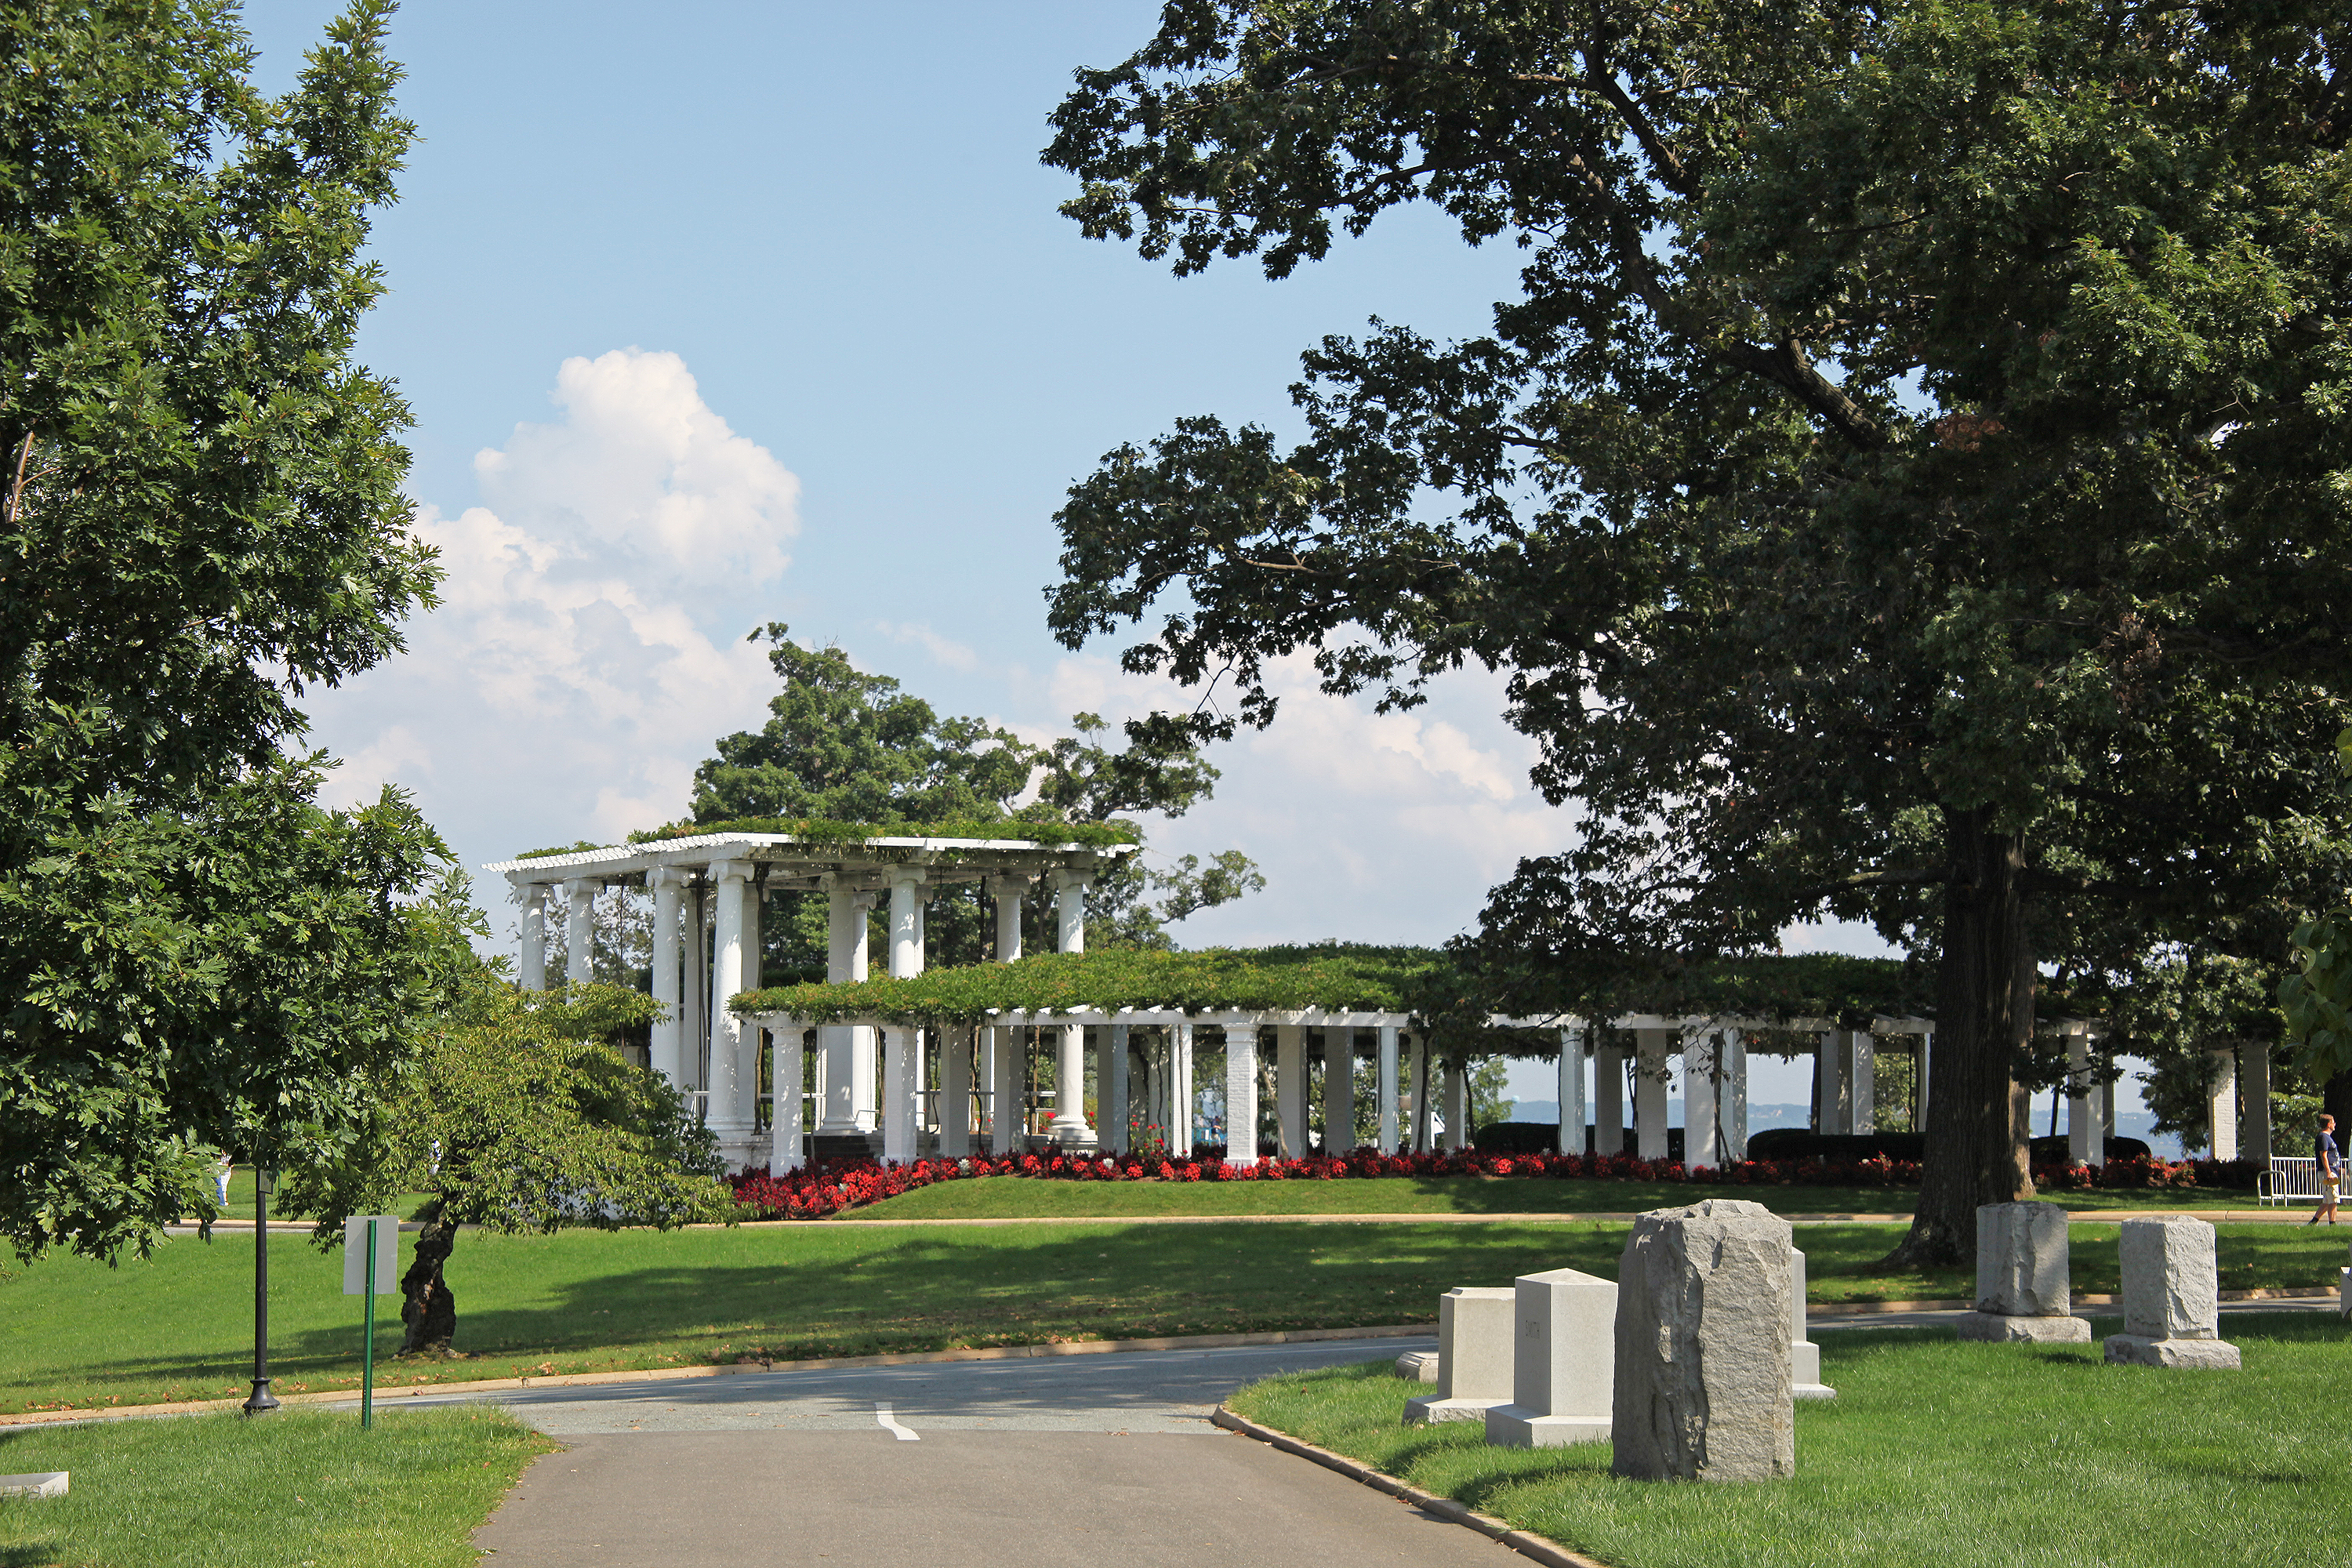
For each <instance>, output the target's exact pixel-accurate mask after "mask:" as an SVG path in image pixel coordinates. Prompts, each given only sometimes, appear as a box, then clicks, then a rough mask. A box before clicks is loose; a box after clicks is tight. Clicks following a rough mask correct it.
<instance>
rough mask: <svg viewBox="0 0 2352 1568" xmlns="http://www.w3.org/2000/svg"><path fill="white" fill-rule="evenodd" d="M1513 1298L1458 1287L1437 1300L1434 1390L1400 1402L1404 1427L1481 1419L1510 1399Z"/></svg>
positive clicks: (1485, 1289) (1487, 1290) (1499, 1291)
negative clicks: (1435, 1381)
mask: <svg viewBox="0 0 2352 1568" xmlns="http://www.w3.org/2000/svg"><path fill="white" fill-rule="evenodd" d="M1511 1303H1512V1294H1511V1292H1510V1291H1509V1290H1508V1289H1502V1288H1499V1287H1481V1286H1474V1285H1457V1286H1455V1287H1454V1289H1451V1290H1448V1291H1447V1292H1446V1293H1445V1294H1444V1295H1443V1296H1440V1297H1439V1298H1438V1299H1437V1392H1436V1393H1435V1394H1425V1395H1423V1397H1421V1398H1419V1399H1408V1400H1406V1401H1405V1404H1404V1419H1405V1425H1407V1426H1420V1425H1421V1424H1423V1422H1426V1421H1479V1420H1483V1419H1485V1417H1486V1412H1487V1411H1488V1410H1490V1409H1492V1408H1493V1407H1494V1406H1496V1405H1506V1404H1508V1403H1509V1402H1510V1398H1511V1334H1512V1327H1511Z"/></svg>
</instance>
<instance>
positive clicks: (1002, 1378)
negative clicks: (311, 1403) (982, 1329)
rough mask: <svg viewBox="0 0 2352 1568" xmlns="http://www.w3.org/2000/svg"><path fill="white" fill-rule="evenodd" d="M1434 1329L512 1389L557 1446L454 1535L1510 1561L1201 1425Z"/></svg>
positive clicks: (691, 1559)
mask: <svg viewBox="0 0 2352 1568" xmlns="http://www.w3.org/2000/svg"><path fill="white" fill-rule="evenodd" d="M1435 1343H1436V1342H1435V1341H1434V1340H1433V1339H1414V1340H1394V1339H1382V1340H1341V1341H1324V1342H1317V1343H1313V1344H1303V1345H1264V1346H1247V1347H1242V1348H1236V1349H1232V1350H1216V1351H1156V1352H1135V1353H1129V1354H1118V1355H1097V1356H1083V1357H1072V1358H1070V1359H1069V1360H1066V1361H1041V1360H1019V1361H1001V1362H950V1363H938V1364H932V1365H922V1366H896V1367H874V1368H866V1369H853V1370H845V1371H835V1372H778V1373H748V1374H745V1375H741V1376H735V1377H727V1378H714V1379H709V1380H707V1381H698V1382H694V1383H669V1384H618V1385H613V1384H608V1385H603V1386H598V1387H593V1388H580V1389H571V1388H549V1389H518V1390H515V1391H514V1392H512V1393H509V1394H499V1395H498V1396H497V1397H498V1399H499V1403H500V1404H502V1405H506V1406H507V1407H508V1408H509V1409H511V1410H512V1411H513V1412H514V1413H515V1415H518V1416H519V1417H520V1418H521V1419H522V1420H524V1421H527V1422H529V1423H530V1425H531V1426H535V1427H537V1428H539V1429H540V1430H541V1431H543V1432H546V1433H548V1434H549V1435H550V1436H555V1437H558V1438H560V1439H561V1440H562V1442H563V1443H564V1444H565V1447H564V1450H563V1451H562V1452H561V1453H557V1454H551V1455H548V1456H547V1457H546V1458H542V1459H541V1460H540V1461H539V1462H538V1463H537V1464H535V1465H533V1466H532V1467H531V1468H530V1470H529V1471H527V1472H526V1473H525V1474H524V1476H523V1479H522V1481H521V1482H520V1485H518V1486H517V1487H516V1488H515V1490H514V1491H513V1493H512V1494H510V1495H509V1497H508V1499H507V1500H506V1501H505V1502H504V1503H502V1504H501V1505H500V1506H499V1511H498V1512H497V1513H496V1514H494V1515H493V1516H492V1517H491V1519H490V1521H489V1522H488V1524H486V1525H484V1526H483V1527H482V1529H481V1531H479V1533H478V1535H477V1536H476V1538H475V1540H476V1543H477V1544H478V1546H480V1547H481V1548H483V1549H484V1550H485V1551H486V1552H490V1553H493V1554H495V1556H496V1558H497V1560H498V1561H499V1563H513V1564H528V1565H531V1568H576V1565H585V1564H619V1563H637V1562H644V1561H659V1562H663V1563H671V1564H676V1565H677V1568H739V1565H741V1568H751V1565H753V1564H759V1565H761V1568H765V1565H768V1564H774V1563H796V1564H815V1563H823V1564H824V1568H861V1565H865V1564H873V1565H875V1568H882V1565H884V1564H889V1565H891V1568H903V1565H904V1564H905V1563H908V1562H920V1563H924V1564H926V1568H967V1565H968V1568H999V1565H1001V1564H1002V1563H1004V1562H1005V1561H1007V1560H1008V1559H1016V1560H1020V1561H1023V1562H1028V1563H1038V1564H1041V1565H1045V1568H1058V1565H1060V1564H1065V1563H1066V1564H1068V1565H1069V1568H1100V1565H1101V1564H1102V1563H1104V1562H1106V1561H1115V1562H1118V1563H1121V1564H1123V1565H1124V1564H1133V1565H1135V1568H1197V1565H1198V1564H1199V1563H1201V1562H1202V1560H1203V1559H1207V1560H1210V1561H1214V1560H1217V1559H1219V1558H1234V1557H1240V1558H1248V1557H1252V1556H1255V1555H1258V1554H1260V1553H1261V1552H1263V1551H1264V1550H1265V1542H1270V1541H1276V1540H1279V1541H1280V1542H1282V1543H1283V1545H1282V1550H1283V1551H1284V1552H1286V1553H1292V1552H1305V1553H1307V1554H1308V1555H1309V1556H1310V1557H1312V1558H1315V1559H1318V1560H1323V1561H1345V1562H1349V1563H1360V1564H1363V1565H1365V1568H1507V1563H1508V1562H1518V1561H1522V1560H1520V1559H1517V1557H1515V1556H1513V1555H1511V1554H1510V1553H1509V1552H1507V1549H1506V1548H1503V1547H1499V1546H1496V1544H1494V1543H1493V1542H1489V1541H1487V1540H1486V1538H1484V1537H1483V1536H1480V1535H1478V1534H1476V1533H1475V1532H1474V1531H1468V1530H1465V1529H1463V1528H1462V1527H1461V1526H1459V1525H1455V1524H1450V1523H1447V1522H1445V1521H1442V1520H1436V1519H1433V1518H1430V1517H1429V1516H1427V1515H1425V1514H1423V1513H1422V1512H1421V1511H1420V1510H1416V1509H1413V1508H1411V1507H1409V1506H1407V1505H1406V1504H1404V1503H1401V1502H1399V1501H1397V1500H1394V1499H1391V1498H1388V1497H1384V1496H1382V1495H1381V1494H1380V1493H1378V1492H1375V1491H1372V1490H1370V1489H1368V1488H1365V1487H1361V1486H1358V1485H1357V1484H1355V1483H1354V1482H1352V1481H1349V1480H1348V1479H1344V1478H1343V1477H1340V1476H1338V1475H1335V1474H1333V1473H1332V1472H1330V1471H1328V1470H1326V1469H1324V1468H1321V1467H1319V1466H1317V1465H1312V1464H1308V1463H1307V1462H1306V1461H1305V1460H1302V1459H1298V1458H1293V1457H1292V1456H1290V1455H1286V1454H1282V1453H1278V1452H1276V1450H1274V1449H1272V1448H1269V1447H1265V1445H1264V1444H1261V1443H1256V1442H1253V1441H1251V1440H1250V1439H1248V1438H1245V1437H1238V1436H1234V1435H1232V1434H1231V1433H1227V1432H1223V1431H1220V1430H1219V1429H1218V1428H1216V1427H1215V1426H1212V1425H1211V1424H1210V1421H1209V1416H1210V1414H1211V1412H1213V1410H1214V1409H1215V1407H1216V1405H1217V1404H1218V1402H1219V1401H1221V1400H1222V1399H1223V1397H1224V1396H1225V1394H1228V1393H1230V1392H1231V1391H1232V1390H1233V1389H1234V1387H1235V1386H1236V1385H1238V1384H1243V1383H1246V1382H1249V1381H1251V1380H1253V1379H1255V1378H1260V1377H1265V1376H1266V1375H1268V1374H1270V1373H1276V1372H1281V1371H1285V1370H1290V1369H1305V1368H1307V1367H1318V1366H1329V1365H1333V1364H1338V1363H1348V1362H1358V1361H1363V1360H1367V1359H1369V1358H1370V1357H1373V1356H1384V1357H1393V1356H1395V1355H1398V1354H1401V1353H1402V1352H1405V1351H1408V1350H1429V1349H1433V1348H1434V1347H1435ZM403 1403H404V1404H409V1403H412V1402H409V1401H404V1402H403ZM414 1403H424V1401H415V1402H414Z"/></svg>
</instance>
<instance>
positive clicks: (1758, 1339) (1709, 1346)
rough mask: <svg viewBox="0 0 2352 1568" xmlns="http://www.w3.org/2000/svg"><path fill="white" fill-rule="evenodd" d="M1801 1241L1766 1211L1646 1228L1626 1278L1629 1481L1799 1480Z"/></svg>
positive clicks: (1654, 1216) (1621, 1353)
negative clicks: (1792, 1330)
mask: <svg viewBox="0 0 2352 1568" xmlns="http://www.w3.org/2000/svg"><path fill="white" fill-rule="evenodd" d="M1790 1235H1791V1233H1790V1228H1789V1222H1788V1221H1787V1220H1784V1219H1782V1218H1781V1217H1780V1215H1776V1214H1774V1213H1772V1212H1771V1211H1770V1210H1769V1209H1767V1208H1766V1207H1764V1205H1761V1204H1751V1203H1741V1202H1739V1201H1738V1200H1736V1199H1727V1198H1713V1199H1709V1200H1708V1201H1707V1202H1706V1203H1702V1204H1694V1205H1691V1206H1690V1207H1688V1208H1680V1209H1658V1210H1655V1211H1653V1212H1652V1213H1649V1214H1645V1215H1641V1216H1640V1217H1639V1218H1637V1219H1636V1220H1634V1222H1633V1237H1632V1238H1631V1239H1630V1240H1628V1241H1627V1242H1626V1243H1625V1254H1624V1257H1623V1258H1622V1261H1621V1262H1620V1263H1619V1265H1618V1269H1617V1387H1616V1398H1615V1401H1614V1420H1613V1422H1612V1437H1613V1439H1614V1441H1615V1443H1616V1457H1615V1464H1614V1465H1613V1467H1612V1468H1613V1469H1614V1470H1615V1472H1616V1473H1617V1474H1618V1475H1621V1476H1625V1477H1629V1478H1631V1479H1635V1480H1702V1481H1764V1480H1777V1479H1782V1478H1785V1477H1787V1476H1790V1475H1793V1474H1795V1473H1796V1468H1797V1436H1796V1414H1795V1406H1794V1405H1793V1404H1792V1403H1791V1388H1790V1375H1789V1372H1790V1366H1789V1363H1790V1357H1789V1350H1790V1339H1789V1282H1790V1259H1789V1255H1790V1251H1792V1250H1793V1249H1792V1248H1791V1247H1790Z"/></svg>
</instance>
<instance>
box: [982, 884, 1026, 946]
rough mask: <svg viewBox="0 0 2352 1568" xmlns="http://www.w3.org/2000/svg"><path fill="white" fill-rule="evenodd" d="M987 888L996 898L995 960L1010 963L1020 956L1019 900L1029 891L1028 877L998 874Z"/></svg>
mask: <svg viewBox="0 0 2352 1568" xmlns="http://www.w3.org/2000/svg"><path fill="white" fill-rule="evenodd" d="M989 890H990V891H991V892H992V893H993V894H994V895H995V898H996V962H997V963H1012V962H1013V960H1015V959H1017V958H1019V957H1020V956H1021V900H1022V898H1023V897H1024V895H1026V894H1027V892H1028V891H1029V879H1028V878H1026V877H1014V876H1000V877H997V878H995V879H993V880H992V881H991V882H990V884H989Z"/></svg>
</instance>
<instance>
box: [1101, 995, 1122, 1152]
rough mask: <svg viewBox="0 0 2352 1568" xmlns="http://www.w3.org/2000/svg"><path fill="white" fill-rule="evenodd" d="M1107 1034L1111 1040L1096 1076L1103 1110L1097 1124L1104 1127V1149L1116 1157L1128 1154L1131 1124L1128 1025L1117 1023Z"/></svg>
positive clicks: (1104, 1047) (1108, 1041) (1105, 1048)
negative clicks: (1129, 1110) (1128, 1081)
mask: <svg viewBox="0 0 2352 1568" xmlns="http://www.w3.org/2000/svg"><path fill="white" fill-rule="evenodd" d="M1104 1033H1105V1034H1106V1035H1107V1036H1108V1040H1107V1041H1106V1042H1105V1044H1104V1046H1103V1061H1102V1067H1101V1068H1098V1069H1097V1071H1096V1073H1095V1082H1097V1084H1099V1085H1101V1086H1102V1110H1101V1112H1100V1113H1099V1114H1098V1115H1097V1117H1096V1121H1097V1122H1099V1123H1100V1125H1101V1129H1102V1145H1103V1147H1104V1148H1106V1149H1108V1150H1109V1151H1110V1152H1112V1153H1114V1154H1124V1153H1126V1152H1127V1124H1128V1121H1129V1113H1128V1104H1127V1101H1128V1092H1127V1026H1126V1025H1125V1024H1113V1025H1112V1026H1110V1027H1109V1028H1108V1029H1107V1030H1105V1031H1104Z"/></svg>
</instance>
